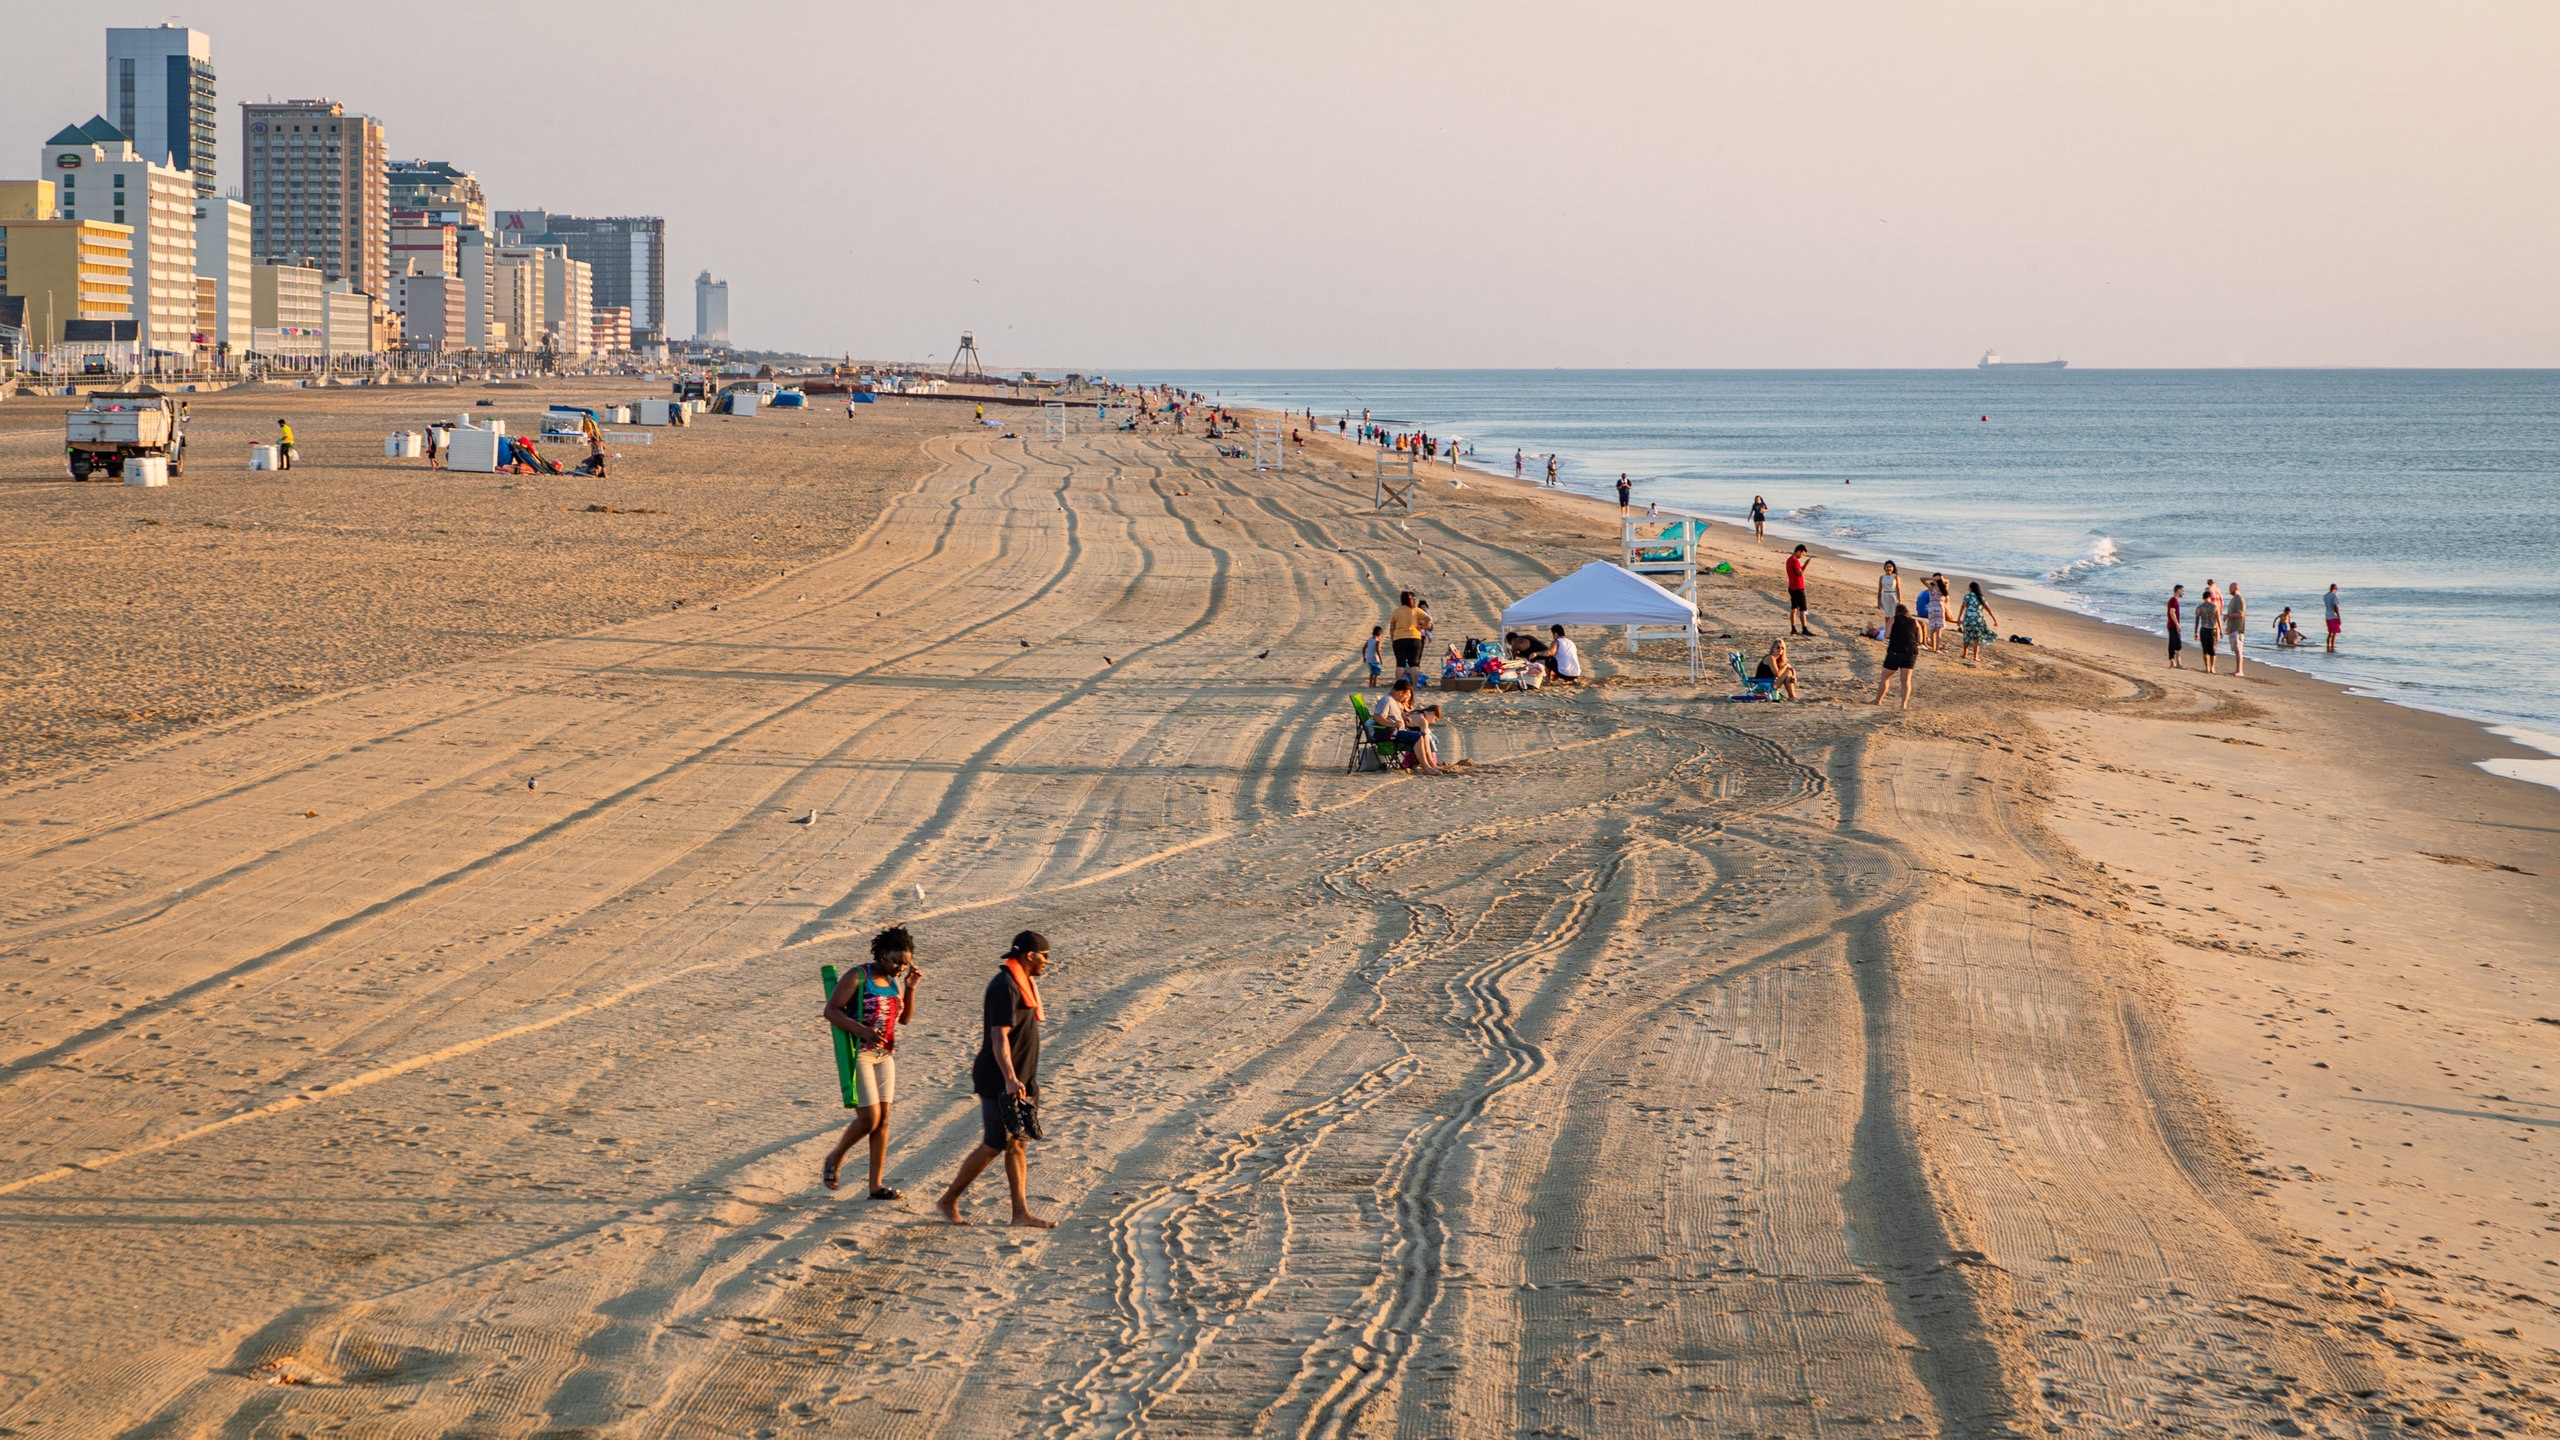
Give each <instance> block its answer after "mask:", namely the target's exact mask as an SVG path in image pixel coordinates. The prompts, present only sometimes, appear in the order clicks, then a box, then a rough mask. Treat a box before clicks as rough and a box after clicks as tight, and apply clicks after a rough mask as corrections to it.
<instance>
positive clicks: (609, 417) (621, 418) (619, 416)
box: [604, 405, 631, 425]
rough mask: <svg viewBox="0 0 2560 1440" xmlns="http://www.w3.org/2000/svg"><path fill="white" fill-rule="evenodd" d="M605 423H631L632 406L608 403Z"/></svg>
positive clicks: (605, 409)
mask: <svg viewBox="0 0 2560 1440" xmlns="http://www.w3.org/2000/svg"><path fill="white" fill-rule="evenodd" d="M604 423H606V424H607V425H628V424H630V423H631V407H630V406H628V405H607V406H606V407H604Z"/></svg>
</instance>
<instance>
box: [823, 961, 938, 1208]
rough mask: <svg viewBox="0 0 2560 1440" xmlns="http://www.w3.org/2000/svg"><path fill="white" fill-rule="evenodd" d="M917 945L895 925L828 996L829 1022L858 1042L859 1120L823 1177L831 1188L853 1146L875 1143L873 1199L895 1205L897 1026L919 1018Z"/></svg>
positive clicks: (839, 1142)
mask: <svg viewBox="0 0 2560 1440" xmlns="http://www.w3.org/2000/svg"><path fill="white" fill-rule="evenodd" d="M915 959H916V941H915V937H914V936H913V935H910V934H908V933H907V927H906V926H904V925H892V926H890V927H889V928H888V929H886V930H883V931H881V932H880V933H879V934H877V935H874V936H872V937H871V963H870V964H868V965H863V966H858V967H856V968H855V969H854V970H853V971H851V972H850V973H848V974H847V975H846V976H845V977H844V978H843V979H841V980H839V981H837V982H836V989H835V993H834V994H832V995H829V996H828V997H827V1023H828V1024H830V1025H833V1026H835V1027H836V1028H837V1029H839V1030H842V1031H843V1032H845V1033H846V1034H848V1035H850V1036H852V1037H853V1047H854V1048H853V1083H854V1106H855V1119H854V1121H853V1123H852V1124H850V1125H847V1126H846V1127H844V1134H843V1135H841V1136H839V1137H837V1140H836V1148H835V1149H833V1150H830V1151H828V1152H827V1164H826V1168H825V1169H824V1170H823V1171H821V1172H820V1173H819V1178H820V1179H822V1180H824V1181H825V1182H826V1186H827V1188H828V1189H830V1190H833V1189H835V1188H836V1177H837V1176H838V1175H839V1174H840V1173H841V1172H842V1171H843V1169H844V1157H845V1156H846V1155H848V1154H850V1153H852V1150H853V1146H854V1142H855V1141H858V1140H860V1139H862V1138H863V1137H865V1136H869V1137H870V1139H871V1198H872V1199H874V1200H896V1199H899V1198H901V1197H900V1195H899V1192H897V1191H895V1190H892V1189H890V1188H889V1187H888V1186H887V1185H885V1184H883V1183H882V1182H881V1178H880V1175H881V1169H882V1167H884V1166H885V1165H886V1164H887V1163H888V1160H889V1102H890V1101H891V1100H893V1099H895V1098H896V1096H897V1091H898V1062H897V1059H896V1058H895V1056H896V1050H897V1045H898V1027H899V1026H900V1025H902V1024H905V1023H906V1022H907V1021H910V1020H913V1019H914V1018H915V1014H916V981H917V980H918V979H920V978H922V976H923V973H924V972H922V971H920V970H918V969H916V966H915Z"/></svg>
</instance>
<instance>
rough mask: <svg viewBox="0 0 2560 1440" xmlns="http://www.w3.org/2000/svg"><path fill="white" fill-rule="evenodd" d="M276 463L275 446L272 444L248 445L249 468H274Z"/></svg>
mask: <svg viewBox="0 0 2560 1440" xmlns="http://www.w3.org/2000/svg"><path fill="white" fill-rule="evenodd" d="M276 464H277V461H276V447H274V446H273V445H252V446H250V447H249V468H250V469H252V470H273V469H275V468H276Z"/></svg>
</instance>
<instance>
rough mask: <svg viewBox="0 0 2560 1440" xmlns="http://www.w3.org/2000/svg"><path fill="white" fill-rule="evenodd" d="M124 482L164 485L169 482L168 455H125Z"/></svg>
mask: <svg viewBox="0 0 2560 1440" xmlns="http://www.w3.org/2000/svg"><path fill="white" fill-rule="evenodd" d="M124 483H126V484H127V485H142V486H152V485H166V484H168V483H169V457H168V456H166V455H130V456H127V457H125V462H124Z"/></svg>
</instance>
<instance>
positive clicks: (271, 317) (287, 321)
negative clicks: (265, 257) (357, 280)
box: [249, 265, 329, 356]
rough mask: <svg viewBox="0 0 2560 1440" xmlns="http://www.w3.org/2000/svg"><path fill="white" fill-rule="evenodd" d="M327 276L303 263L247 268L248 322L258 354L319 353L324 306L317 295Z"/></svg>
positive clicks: (304, 354)
mask: <svg viewBox="0 0 2560 1440" xmlns="http://www.w3.org/2000/svg"><path fill="white" fill-rule="evenodd" d="M328 283H329V282H328V279H327V277H325V276H323V275H322V274H321V273H320V272H319V271H318V270H317V269H315V268H313V267H310V266H306V265H253V266H251V267H250V268H249V323H250V325H251V326H252V327H254V333H253V335H252V343H253V345H254V348H256V349H257V350H258V352H259V353H260V354H264V355H289V356H314V355H318V354H319V353H320V342H321V336H322V332H323V330H324V329H325V328H326V327H327V324H328V319H329V312H328V306H327V305H326V304H325V303H323V301H322V300H321V298H320V297H321V296H322V295H323V294H324V293H326V292H325V291H324V290H323V289H322V287H323V286H325V285H327V284H328Z"/></svg>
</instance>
